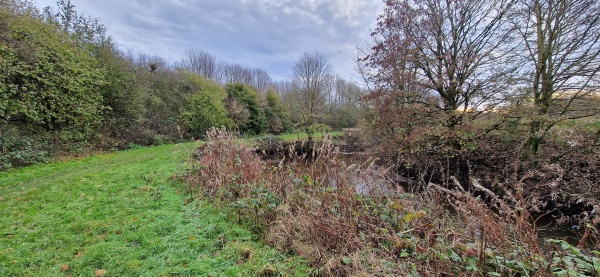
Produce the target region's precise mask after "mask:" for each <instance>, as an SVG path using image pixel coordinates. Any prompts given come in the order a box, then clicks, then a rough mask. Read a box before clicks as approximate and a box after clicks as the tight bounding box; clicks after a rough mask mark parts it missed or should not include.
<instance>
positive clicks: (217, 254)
mask: <svg viewBox="0 0 600 277" xmlns="http://www.w3.org/2000/svg"><path fill="white" fill-rule="evenodd" d="M212 256H213V257H215V258H216V257H219V256H221V251H217V252H215V253H214V254H213V255H212Z"/></svg>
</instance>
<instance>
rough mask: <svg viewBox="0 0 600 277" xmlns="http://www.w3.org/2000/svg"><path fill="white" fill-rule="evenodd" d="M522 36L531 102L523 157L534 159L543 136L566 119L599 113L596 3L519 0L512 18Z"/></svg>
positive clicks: (599, 43) (585, 0) (598, 17)
mask: <svg viewBox="0 0 600 277" xmlns="http://www.w3.org/2000/svg"><path fill="white" fill-rule="evenodd" d="M512 20H513V23H514V26H515V28H516V29H517V30H518V33H519V34H520V36H521V38H522V42H523V43H522V46H523V48H522V49H521V50H522V51H521V53H522V58H523V60H524V61H526V64H525V68H526V74H527V76H528V78H527V81H528V83H527V88H528V93H529V94H528V98H530V99H532V102H533V107H534V109H533V113H534V114H533V115H532V117H531V121H530V123H529V129H530V139H529V140H528V142H527V146H528V157H531V156H534V155H537V153H538V150H539V146H540V143H541V142H542V140H543V139H544V136H545V134H546V133H547V132H548V131H549V130H550V129H551V128H552V127H553V126H555V125H556V124H557V123H559V122H561V121H563V120H566V119H576V118H582V117H587V116H590V115H594V114H597V113H598V112H600V107H599V106H598V104H597V101H591V103H594V105H593V106H590V105H585V104H586V102H590V101H586V99H587V100H592V99H594V98H597V95H598V85H597V83H595V82H594V79H596V80H597V78H598V73H599V71H600V2H598V1H597V0H522V1H520V2H519V5H518V8H517V9H516V10H515V13H514V14H513V17H512Z"/></svg>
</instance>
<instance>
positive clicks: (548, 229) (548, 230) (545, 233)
mask: <svg viewBox="0 0 600 277" xmlns="http://www.w3.org/2000/svg"><path fill="white" fill-rule="evenodd" d="M535 225H536V227H537V228H539V231H538V242H539V243H540V245H542V248H544V249H545V250H552V248H551V246H550V245H548V243H546V242H545V240H546V239H560V240H564V241H566V242H568V243H569V244H570V245H573V246H577V245H578V244H579V241H580V240H581V237H583V234H584V233H585V229H584V228H578V226H577V225H571V224H563V225H558V224H556V219H555V218H554V217H552V216H549V215H548V216H544V217H542V218H540V219H539V220H538V221H537V222H536V224H535ZM593 247H594V245H592V241H591V240H590V239H588V240H586V243H585V248H587V249H591V248H593Z"/></svg>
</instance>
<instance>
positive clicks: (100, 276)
mask: <svg viewBox="0 0 600 277" xmlns="http://www.w3.org/2000/svg"><path fill="white" fill-rule="evenodd" d="M94 274H96V276H98V277H102V276H104V274H106V270H104V269H98V270H96V271H94Z"/></svg>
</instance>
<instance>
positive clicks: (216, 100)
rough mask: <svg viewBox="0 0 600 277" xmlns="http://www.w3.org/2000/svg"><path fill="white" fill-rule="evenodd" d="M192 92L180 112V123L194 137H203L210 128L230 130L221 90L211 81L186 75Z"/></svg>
mask: <svg viewBox="0 0 600 277" xmlns="http://www.w3.org/2000/svg"><path fill="white" fill-rule="evenodd" d="M186 80H188V81H189V82H190V84H191V85H192V86H193V90H194V92H193V93H191V94H190V95H189V96H188V104H187V105H186V107H185V109H183V111H182V112H181V121H182V122H183V123H184V124H185V125H186V126H187V127H188V129H189V132H190V134H192V135H193V136H195V137H199V136H203V135H204V133H205V132H206V131H207V130H208V129H210V128H211V127H220V126H225V127H226V128H231V127H232V126H233V122H232V120H231V119H230V118H229V114H228V113H227V110H226V109H225V106H224V104H223V100H224V99H225V93H224V92H223V89H222V88H221V87H220V86H219V85H218V84H216V83H214V82H213V81H211V80H208V79H205V78H203V77H201V76H198V75H195V74H188V75H187V79H186Z"/></svg>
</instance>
